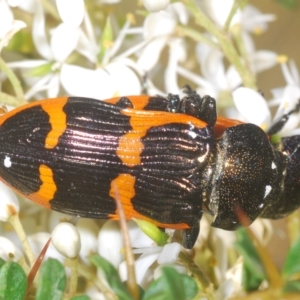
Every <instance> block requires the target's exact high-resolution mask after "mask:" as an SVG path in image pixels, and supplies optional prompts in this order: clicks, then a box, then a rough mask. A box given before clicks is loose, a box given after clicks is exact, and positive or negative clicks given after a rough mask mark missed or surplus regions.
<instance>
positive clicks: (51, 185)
mask: <svg viewBox="0 0 300 300" xmlns="http://www.w3.org/2000/svg"><path fill="white" fill-rule="evenodd" d="M39 172H40V179H41V181H42V184H41V186H40V189H39V190H38V191H37V192H35V193H33V194H30V195H29V196H27V197H28V198H29V199H32V200H33V201H34V202H36V203H39V204H41V205H43V206H47V207H49V201H51V200H52V199H53V197H54V194H55V192H56V191H57V187H56V184H55V182H54V178H53V172H52V170H51V168H49V167H48V166H46V165H40V167H39Z"/></svg>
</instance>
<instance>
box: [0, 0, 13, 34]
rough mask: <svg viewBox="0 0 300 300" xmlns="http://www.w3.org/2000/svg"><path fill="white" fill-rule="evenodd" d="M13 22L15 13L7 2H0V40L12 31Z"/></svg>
mask: <svg viewBox="0 0 300 300" xmlns="http://www.w3.org/2000/svg"><path fill="white" fill-rule="evenodd" d="M13 20H14V16H13V13H12V11H11V9H10V8H9V6H8V5H7V3H6V1H0V39H2V38H3V37H4V36H5V34H6V33H7V32H8V31H9V30H10V29H11V26H12V22H13Z"/></svg>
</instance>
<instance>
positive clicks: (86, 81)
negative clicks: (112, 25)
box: [60, 16, 141, 99]
mask: <svg viewBox="0 0 300 300" xmlns="http://www.w3.org/2000/svg"><path fill="white" fill-rule="evenodd" d="M85 24H86V28H87V33H86V34H85V33H83V31H81V32H80V39H79V41H78V47H77V49H76V50H77V51H78V52H80V53H81V54H83V55H84V56H86V58H88V59H89V60H90V61H91V62H92V63H93V64H95V66H96V65H98V64H99V63H101V67H97V68H96V67H95V68H94V69H91V68H89V69H88V68H85V67H82V66H76V65H70V64H64V65H63V66H62V69H61V73H60V80H61V83H62V85H63V87H64V89H65V90H66V91H67V92H68V94H70V95H76V96H85V97H91V98H98V99H107V98H111V97H113V96H125V95H130V94H131V95H134V94H136V95H138V94H140V92H141V84H140V80H139V78H138V76H137V74H140V75H141V72H140V70H139V68H138V66H137V64H136V63H135V62H134V61H133V60H132V59H129V58H128V56H130V55H132V54H133V53H135V52H136V51H137V49H139V48H140V47H141V45H140V46H138V47H137V49H136V48H135V47H133V49H128V50H125V52H123V53H121V54H119V55H118V56H115V55H116V52H117V51H118V50H119V49H120V47H121V46H122V43H123V42H124V38H125V37H126V35H127V32H128V30H129V25H130V23H129V21H127V22H126V23H125V25H124V27H123V28H122V29H121V30H120V32H119V34H118V36H117V37H116V39H115V40H114V42H113V46H112V47H111V48H110V49H107V50H106V52H105V55H104V57H103V60H102V62H98V52H99V51H100V49H99V47H98V45H97V44H96V40H95V38H94V35H95V34H94V32H93V29H92V27H91V26H89V25H88V24H89V19H88V16H85Z"/></svg>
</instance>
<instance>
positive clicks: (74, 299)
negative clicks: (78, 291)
mask: <svg viewBox="0 0 300 300" xmlns="http://www.w3.org/2000/svg"><path fill="white" fill-rule="evenodd" d="M90 299H91V298H90V297H89V296H87V295H79V296H75V297H72V298H71V299H70V300H90Z"/></svg>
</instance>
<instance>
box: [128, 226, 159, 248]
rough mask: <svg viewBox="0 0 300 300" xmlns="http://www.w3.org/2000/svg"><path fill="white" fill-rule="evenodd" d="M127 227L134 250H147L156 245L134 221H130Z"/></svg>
mask: <svg viewBox="0 0 300 300" xmlns="http://www.w3.org/2000/svg"><path fill="white" fill-rule="evenodd" d="M127 226H128V230H129V236H130V241H131V246H132V247H133V248H146V247H151V246H153V245H154V242H153V241H152V239H150V238H149V237H148V236H147V235H146V234H145V233H144V232H143V231H142V230H141V229H140V227H139V226H138V225H137V224H136V223H135V222H134V221H129V222H128V223H127Z"/></svg>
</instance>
